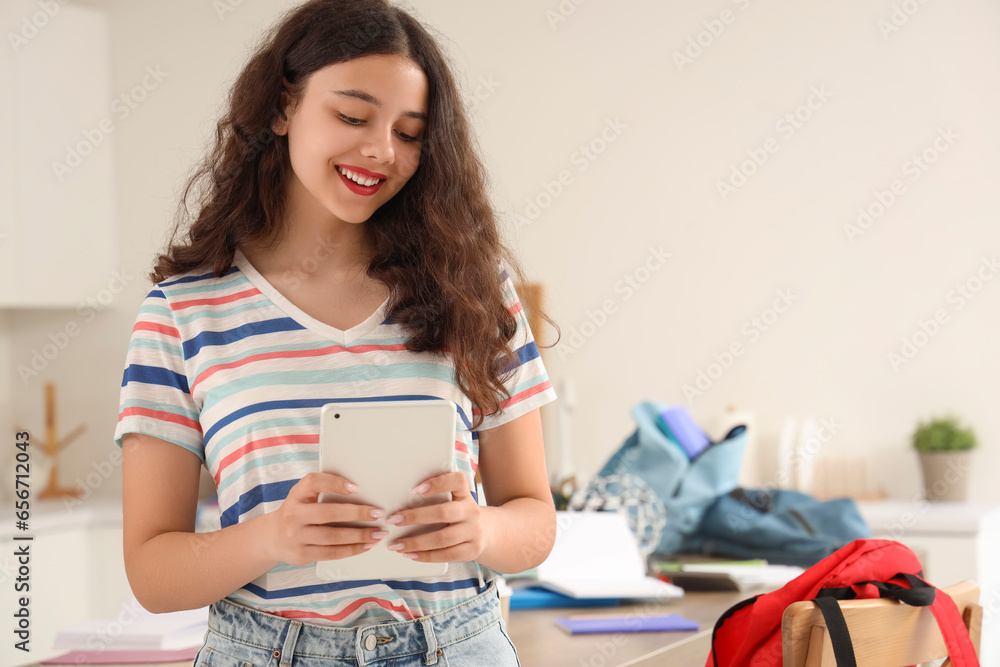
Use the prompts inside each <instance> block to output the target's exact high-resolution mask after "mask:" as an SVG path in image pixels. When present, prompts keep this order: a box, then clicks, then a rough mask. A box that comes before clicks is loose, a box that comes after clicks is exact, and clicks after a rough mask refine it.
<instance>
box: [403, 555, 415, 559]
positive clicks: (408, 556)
mask: <svg viewBox="0 0 1000 667" xmlns="http://www.w3.org/2000/svg"><path fill="white" fill-rule="evenodd" d="M401 555H403V556H406V557H407V558H409V559H410V560H417V554H401Z"/></svg>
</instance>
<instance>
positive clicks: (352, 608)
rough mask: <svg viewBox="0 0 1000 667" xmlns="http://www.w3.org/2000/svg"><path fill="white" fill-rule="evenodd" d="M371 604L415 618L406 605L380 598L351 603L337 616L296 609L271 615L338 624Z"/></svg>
mask: <svg viewBox="0 0 1000 667" xmlns="http://www.w3.org/2000/svg"><path fill="white" fill-rule="evenodd" d="M369 603H374V604H377V605H378V606H380V607H382V608H383V609H388V610H389V611H394V612H397V613H400V614H405V615H407V616H409V617H410V618H413V617H414V616H413V613H412V612H411V611H410V610H409V609H407V608H406V605H396V604H392V603H391V602H389V601H388V600H380V599H379V598H373V597H366V598H358V599H357V600H355V601H354V602H351V603H350V604H348V605H347V606H346V607H344V608H343V609H342V610H340V611H339V612H337V613H336V614H329V615H327V614H317V613H316V612H314V611H297V610H294V609H290V610H287V611H275V612H270V613H272V614H274V615H275V616H282V617H284V618H325V619H327V620H329V621H333V622H336V621H342V620H344V619H345V618H347V617H348V616H350V615H351V614H353V613H354V612H356V611H357V610H358V607H360V606H361V605H363V604H369Z"/></svg>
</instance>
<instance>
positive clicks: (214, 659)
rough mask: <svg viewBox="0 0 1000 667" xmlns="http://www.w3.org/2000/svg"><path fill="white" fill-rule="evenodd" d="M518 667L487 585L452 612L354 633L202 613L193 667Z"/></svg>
mask: <svg viewBox="0 0 1000 667" xmlns="http://www.w3.org/2000/svg"><path fill="white" fill-rule="evenodd" d="M365 665H376V666H378V667H411V666H412V667H417V666H418V665H421V666H422V665H438V666H439V667H455V666H456V665H461V666H465V665H468V666H469V667H486V666H492V665H496V666H497V667H508V666H509V667H515V666H517V667H519V666H520V663H519V662H518V660H517V652H516V651H515V650H514V645H513V644H512V643H511V641H510V638H509V637H508V636H507V629H506V624H505V623H504V622H503V618H502V617H501V615H500V596H499V593H498V592H497V587H496V584H495V583H494V582H492V581H491V582H490V583H489V585H488V586H487V588H486V590H484V591H483V592H482V593H480V594H479V595H477V596H476V597H474V598H473V599H471V600H469V601H468V602H463V603H462V604H460V605H457V606H455V607H451V608H450V609H445V610H444V611H440V612H437V613H435V614H431V615H429V616H423V617H421V618H418V619H414V620H410V621H389V622H383V623H375V624H371V625H363V626H359V627H355V628H335V627H330V626H321V625H314V624H311V623H303V622H301V621H298V620H294V619H288V618H283V617H281V616H275V615H273V614H267V613H264V612H262V611H258V610H256V609H251V608H249V607H246V606H244V605H241V604H237V603H235V602H233V601H232V600H226V599H223V600H219V601H218V602H215V603H213V604H212V605H211V606H210V607H209V615H208V632H207V633H206V634H205V642H204V644H202V647H201V649H200V650H199V651H198V654H197V655H196V656H195V659H194V667H364V666H365Z"/></svg>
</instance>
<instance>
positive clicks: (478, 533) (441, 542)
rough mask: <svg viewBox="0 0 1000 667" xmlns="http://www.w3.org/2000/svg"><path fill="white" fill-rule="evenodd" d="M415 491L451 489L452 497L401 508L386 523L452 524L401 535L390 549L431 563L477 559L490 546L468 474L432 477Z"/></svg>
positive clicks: (425, 493) (445, 474) (400, 524)
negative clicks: (471, 490)
mask: <svg viewBox="0 0 1000 667" xmlns="http://www.w3.org/2000/svg"><path fill="white" fill-rule="evenodd" d="M413 492H414V493H417V494H419V495H431V494H435V493H447V492H451V500H449V501H446V502H443V503H439V504H437V505H424V506H423V507H415V508H412V509H404V510H398V511H396V512H394V513H393V514H392V515H391V516H390V517H389V518H388V519H386V523H388V524H393V525H396V526H412V525H417V524H433V523H447V524H449V525H448V526H446V527H444V528H440V529H438V530H434V531H431V532H429V533H423V534H422V535H415V536H413V537H401V538H399V539H398V540H396V541H394V542H393V543H392V544H390V545H388V548H389V550H390V551H399V552H400V554H402V555H403V556H406V557H407V558H412V559H413V560H417V561H423V562H428V563H448V562H451V561H473V560H476V558H478V557H479V554H481V553H482V552H483V549H485V548H486V534H485V530H484V526H483V518H482V512H481V511H480V508H479V504H478V503H476V501H475V500H474V499H473V498H472V494H471V493H470V492H469V483H468V481H467V480H466V478H465V475H464V474H462V473H461V472H448V473H444V474H442V475H437V476H436V477H430V478H428V479H426V480H424V481H423V482H422V483H421V484H418V485H417V487H416V488H415V489H414V490H413ZM397 518H398V520H397Z"/></svg>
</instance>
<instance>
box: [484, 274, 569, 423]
mask: <svg viewBox="0 0 1000 667" xmlns="http://www.w3.org/2000/svg"><path fill="white" fill-rule="evenodd" d="M500 280H501V290H502V291H503V298H504V305H505V306H507V309H508V310H509V311H510V312H511V314H513V315H514V317H515V319H516V320H517V331H516V332H515V333H514V337H513V338H512V339H511V341H510V346H511V349H512V350H513V351H514V353H515V355H516V356H517V359H516V360H515V362H514V372H513V373H512V374H511V376H510V378H509V379H508V380H507V381H506V382H505V384H504V386H505V387H506V388H507V391H508V392H510V398H508V399H503V397H502V396H501V397H499V398H501V399H503V400H501V402H500V407H501V408H503V412H502V414H499V415H486V416H484V417H483V423H482V424H481V425H480V426H479V429H478V430H480V431H485V430H487V429H491V428H496V427H497V426H500V425H502V424H506V423H507V422H509V421H513V420H514V419H517V418H518V417H521V416H523V415H526V414H528V413H529V412H531V411H532V410H534V409H535V408H540V407H541V406H543V405H545V404H546V403H551V402H552V401H554V400H556V392H555V389H553V387H552V383H551V382H550V381H549V376H548V373H547V372H546V370H545V365H544V364H543V363H542V358H541V356H540V355H539V354H538V347H537V346H536V345H535V337H534V335H533V334H532V332H531V327H530V326H528V316H527V314H526V313H525V312H524V307H523V306H522V304H521V300H520V297H518V294H517V290H516V289H515V288H514V281H513V280H511V278H510V274H509V273H508V272H507V271H506V270H503V269H501V274H500Z"/></svg>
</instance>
